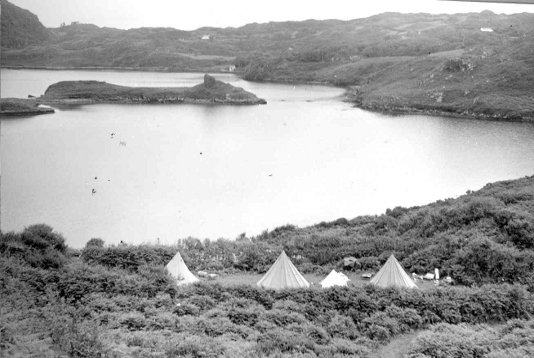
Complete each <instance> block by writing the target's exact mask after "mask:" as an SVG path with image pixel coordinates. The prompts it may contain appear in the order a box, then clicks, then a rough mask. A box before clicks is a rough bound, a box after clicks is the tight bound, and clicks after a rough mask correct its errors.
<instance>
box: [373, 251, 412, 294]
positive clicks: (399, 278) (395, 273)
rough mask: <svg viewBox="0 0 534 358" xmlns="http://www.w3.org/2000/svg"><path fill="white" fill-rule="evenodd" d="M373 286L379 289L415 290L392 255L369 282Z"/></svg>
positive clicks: (408, 277)
mask: <svg viewBox="0 0 534 358" xmlns="http://www.w3.org/2000/svg"><path fill="white" fill-rule="evenodd" d="M370 282H371V283H372V284H373V285H376V286H380V287H391V286H397V287H408V288H417V285H416V284H415V283H414V282H413V280H412V279H411V278H410V276H408V274H407V273H406V271H404V269H403V268H402V266H401V264H400V263H399V261H397V259H396V258H395V256H393V254H391V256H390V257H389V258H388V260H387V261H386V263H385V264H384V266H382V268H381V269H380V271H378V273H377V274H376V275H375V276H374V277H373V278H372V279H371V281H370Z"/></svg>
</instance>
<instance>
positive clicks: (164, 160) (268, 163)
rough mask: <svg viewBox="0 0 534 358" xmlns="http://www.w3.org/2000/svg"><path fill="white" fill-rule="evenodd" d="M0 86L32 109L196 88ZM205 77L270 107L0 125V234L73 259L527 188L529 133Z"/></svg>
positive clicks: (308, 90)
mask: <svg viewBox="0 0 534 358" xmlns="http://www.w3.org/2000/svg"><path fill="white" fill-rule="evenodd" d="M1 75H2V84H1V91H2V92H1V93H2V97H27V95H28V94H32V95H37V96H38V95H41V94H42V93H44V91H45V90H46V88H47V87H48V86H49V85H50V84H52V83H55V82H58V81H61V80H81V79H94V80H103V81H107V82H109V83H115V84H122V85H130V86H192V85H195V84H198V83H200V82H201V81H202V76H203V75H202V74H182V73H178V74H176V73H147V72H99V71H39V70H4V69H3V70H2V73H1ZM216 77H217V78H218V79H221V80H223V81H227V82H230V83H232V84H233V85H236V86H240V87H243V88H245V89H246V90H249V91H251V92H253V93H255V94H257V95H258V97H262V98H265V99H266V100H267V102H268V104H267V105H264V106H252V107H248V106H247V107H232V106H205V105H118V104H101V105H88V106H75V107H60V108H58V109H57V110H56V113H55V114H51V115H42V116H35V117H22V118H15V119H5V118H2V122H1V131H2V138H1V174H2V176H1V180H2V182H1V206H2V208H1V219H2V220H1V228H2V230H3V231H4V232H5V231H9V230H17V231H18V230H21V229H23V228H24V227H25V226H28V225H31V224H34V223H46V224H49V225H51V226H52V227H53V228H54V229H56V230H57V231H59V232H61V233H63V235H64V236H65V237H66V238H67V241H68V244H69V245H70V246H73V247H83V246H84V245H85V243H86V242H87V241H88V240H89V239H90V238H93V237H100V238H102V239H104V240H105V241H106V242H107V243H118V242H119V241H121V240H123V241H125V242H130V243H142V242H155V241H156V239H158V238H159V239H160V242H163V243H172V242H174V241H175V240H176V239H178V238H183V237H187V236H194V237H198V238H200V239H204V238H211V239H217V238H219V237H226V238H234V237H236V236H237V235H239V234H240V233H242V232H246V233H247V235H249V236H250V235H257V234H259V233H261V231H263V230H265V229H273V228H275V227H277V226H280V225H284V224H288V223H291V224H295V225H298V226H301V227H302V226H305V225H310V224H314V223H318V222H320V221H330V220H335V219H337V218H340V217H345V218H348V219H351V218H353V217H355V216H357V215H363V214H380V213H383V212H384V211H385V210H386V208H388V207H389V208H393V207H395V206H413V205H423V204H426V203H430V202H433V201H435V200H438V199H445V198H449V197H456V196H459V195H462V194H464V193H465V192H466V191H467V190H476V189H479V188H481V187H482V186H483V185H485V184H486V183H488V182H494V181H498V180H505V179H515V178H519V177H522V176H525V175H532V174H534V124H532V123H504V122H488V121H477V120H463V119H452V118H442V117H427V116H388V115H381V114H376V113H370V112H366V111H362V110H359V109H355V108H352V107H351V105H349V104H347V103H343V102H341V101H340V96H341V95H342V93H343V90H342V89H339V88H331V87H325V86H310V85H297V86H294V85H281V84H259V83H250V82H246V81H243V80H241V79H239V78H237V77H235V76H233V75H216ZM112 133H114V136H111V134H112ZM121 142H122V143H123V144H122V145H121V144H120V143H121ZM93 189H95V190H96V194H94V195H92V190H93Z"/></svg>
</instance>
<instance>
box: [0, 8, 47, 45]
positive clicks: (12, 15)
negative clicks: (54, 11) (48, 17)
mask: <svg viewBox="0 0 534 358" xmlns="http://www.w3.org/2000/svg"><path fill="white" fill-rule="evenodd" d="M1 4H2V13H1V18H2V20H1V22H2V50H3V51H5V49H18V48H25V47H27V46H29V45H36V44H41V43H43V42H45V41H48V40H50V39H52V33H51V32H50V30H49V29H47V28H46V27H45V26H44V25H43V24H42V23H41V22H40V21H39V18H38V17H37V16H36V15H35V14H33V13H31V12H30V11H28V10H25V9H22V8H20V7H18V6H16V5H13V4H11V3H10V2H9V1H6V0H2V2H1Z"/></svg>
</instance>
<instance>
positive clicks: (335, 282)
mask: <svg viewBox="0 0 534 358" xmlns="http://www.w3.org/2000/svg"><path fill="white" fill-rule="evenodd" d="M348 281H349V278H348V277H347V276H345V275H344V274H342V273H341V272H337V271H336V270H332V271H330V273H329V274H328V276H326V277H325V279H324V280H322V281H321V286H322V287H323V288H327V287H332V286H347V282H348Z"/></svg>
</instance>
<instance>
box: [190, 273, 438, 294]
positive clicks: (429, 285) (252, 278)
mask: <svg viewBox="0 0 534 358" xmlns="http://www.w3.org/2000/svg"><path fill="white" fill-rule="evenodd" d="M344 274H345V275H346V276H347V277H348V278H349V279H350V281H349V282H348V284H347V286H349V287H360V288H361V287H363V286H365V285H368V284H369V280H368V279H364V278H362V277H361V273H356V272H344ZM302 276H304V278H305V279H306V281H308V282H309V283H310V284H311V285H312V286H310V288H311V289H321V284H320V283H321V281H322V280H324V278H325V277H326V275H318V274H303V275H302ZM262 277H263V274H246V273H243V274H241V273H240V274H224V273H222V274H220V275H219V276H218V277H217V278H215V279H214V280H208V279H205V278H200V281H201V282H205V283H208V284H209V283H219V284H221V285H222V286H236V285H249V286H252V287H256V283H257V282H258V281H259V280H260V279H261V278H262ZM416 284H417V287H419V288H420V289H422V290H429V289H433V288H434V287H436V285H435V284H434V282H433V281H421V280H419V281H417V282H416ZM442 285H445V284H444V283H442Z"/></svg>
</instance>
